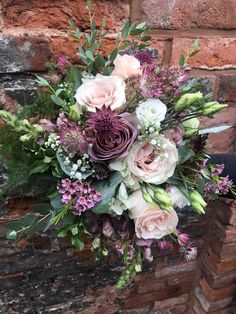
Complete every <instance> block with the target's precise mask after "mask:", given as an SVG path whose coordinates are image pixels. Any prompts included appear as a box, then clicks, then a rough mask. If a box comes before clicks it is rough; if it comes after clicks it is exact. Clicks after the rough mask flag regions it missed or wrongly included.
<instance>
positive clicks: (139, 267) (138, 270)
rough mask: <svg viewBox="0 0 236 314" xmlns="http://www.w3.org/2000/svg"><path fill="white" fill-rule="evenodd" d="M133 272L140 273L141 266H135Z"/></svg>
mask: <svg viewBox="0 0 236 314" xmlns="http://www.w3.org/2000/svg"><path fill="white" fill-rule="evenodd" d="M135 271H136V273H140V272H141V271H142V266H141V265H140V264H136V265H135Z"/></svg>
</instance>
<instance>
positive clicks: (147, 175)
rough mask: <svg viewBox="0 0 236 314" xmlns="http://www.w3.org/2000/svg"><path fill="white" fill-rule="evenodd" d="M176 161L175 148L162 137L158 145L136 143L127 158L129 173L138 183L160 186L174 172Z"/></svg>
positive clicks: (176, 153) (176, 152)
mask: <svg viewBox="0 0 236 314" xmlns="http://www.w3.org/2000/svg"><path fill="white" fill-rule="evenodd" d="M177 161H178V150H177V148H176V146H175V145H174V144H173V143H172V142H170V141H169V140H168V139H167V138H165V137H164V136H163V135H161V136H159V139H158V145H151V144H150V143H148V142H136V143H134V145H133V146H132V148H131V150H130V153H129V155H128V156H127V166H128V169H129V171H130V172H131V173H132V174H133V175H134V176H135V177H136V178H137V179H138V180H140V181H144V182H148V183H153V184H161V183H164V182H166V181H167V179H168V178H170V177H171V176H172V175H173V174H174V171H175V167H176V163H177Z"/></svg>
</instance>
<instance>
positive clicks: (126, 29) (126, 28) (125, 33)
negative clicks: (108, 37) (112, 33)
mask: <svg viewBox="0 0 236 314" xmlns="http://www.w3.org/2000/svg"><path fill="white" fill-rule="evenodd" d="M129 26H130V25H129V21H128V20H127V21H126V22H125V24H124V27H123V29H122V33H121V38H122V39H125V38H126V37H127V36H128V34H129Z"/></svg>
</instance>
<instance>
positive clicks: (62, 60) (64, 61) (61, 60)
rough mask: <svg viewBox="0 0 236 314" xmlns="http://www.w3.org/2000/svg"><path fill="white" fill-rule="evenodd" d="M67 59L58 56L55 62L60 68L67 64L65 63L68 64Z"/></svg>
mask: <svg viewBox="0 0 236 314" xmlns="http://www.w3.org/2000/svg"><path fill="white" fill-rule="evenodd" d="M68 62H69V61H68V59H67V57H66V56H63V55H62V56H59V57H58V58H57V62H56V64H57V65H58V66H59V67H60V68H65V67H66V66H67V64H68Z"/></svg>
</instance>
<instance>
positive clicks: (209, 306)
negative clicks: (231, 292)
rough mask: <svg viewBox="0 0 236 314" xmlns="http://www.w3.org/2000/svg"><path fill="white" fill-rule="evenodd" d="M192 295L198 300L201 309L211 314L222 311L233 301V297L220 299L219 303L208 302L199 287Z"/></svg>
mask: <svg viewBox="0 0 236 314" xmlns="http://www.w3.org/2000/svg"><path fill="white" fill-rule="evenodd" d="M194 294H195V296H196V298H197V299H198V301H199V303H200V304H201V306H202V308H203V309H204V311H206V312H212V311H216V310H221V309H224V308H225V307H227V306H228V305H229V304H230V303H231V301H232V300H233V297H232V296H230V297H227V298H225V299H221V300H219V301H209V300H208V299H207V298H206V296H205V294H204V293H203V291H202V289H201V288H200V287H196V288H195V290H194Z"/></svg>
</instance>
